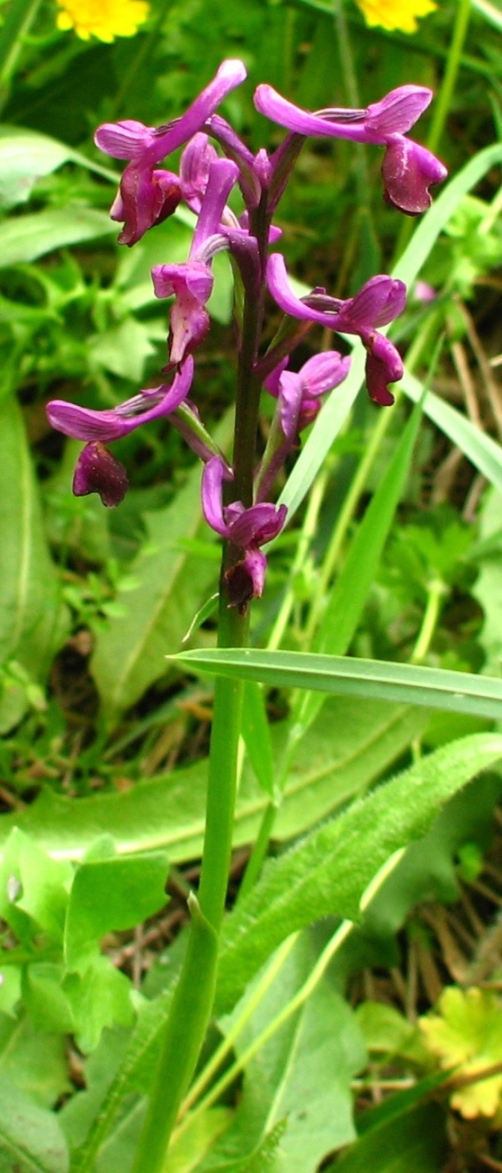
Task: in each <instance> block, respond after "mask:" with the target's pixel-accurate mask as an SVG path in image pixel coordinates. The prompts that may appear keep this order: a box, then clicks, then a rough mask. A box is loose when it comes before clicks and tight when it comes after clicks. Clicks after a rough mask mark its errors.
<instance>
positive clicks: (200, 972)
mask: <svg viewBox="0 0 502 1173" xmlns="http://www.w3.org/2000/svg"><path fill="white" fill-rule="evenodd" d="M252 228H253V231H254V233H255V234H256V236H257V237H258V241H259V248H260V255H261V257H262V268H263V271H264V264H265V257H266V250H267V241H268V219H267V215H266V209H265V205H263V206H262V207H260V208H258V209H257V210H256V212H255V213H254V217H253V225H252ZM260 288H261V294H259V295H257V294H256V290H253V291H246V295H245V301H244V314H243V340H242V347H241V351H240V354H239V366H238V376H237V401H236V417H235V433H234V456H233V465H234V480H233V481H232V483H231V490H232V493H233V498H234V500H240V501H243V502H244V504H245V505H250V504H251V502H252V499H253V471H254V462H255V445H256V431H257V425H258V407H259V398H260V390H261V381H260V380H259V379H257V378H256V375H255V371H254V367H255V363H256V358H257V354H258V346H259V341H260V335H261V327H262V318H263V297H264V288H265V283H264V281H262V282H261V283H260ZM240 556H241V551H240V550H238V549H236V548H235V547H233V546H232V545H230V544H229V543H225V547H224V550H223V559H222V573H221V580H220V612H219V629H218V646H219V647H234V648H238V647H244V646H245V645H246V643H247V638H248V627H249V614H248V612H247V611H246V613H245V614H241V612H240V611H239V610H238V609H237V608H235V607H232V608H229V606H228V594H227V584H226V577H225V576H226V572H227V571H228V569H229V568H230V567H231V566H232V565H233V564H235V562H237V561H238V560H239V559H240ZM243 688H244V685H243V682H242V681H238V680H226V679H223V678H220V679H219V680H218V681H217V682H216V686H215V696H214V713H213V725H212V730H211V747H210V755H209V776H208V787H207V802H206V828H205V834H204V848H203V854H202V869H201V879H200V885H199V892H198V898H196V897H192V898H191V899H190V900H189V907H190V913H191V918H192V920H191V926H190V934H189V939H188V946H187V951H186V955H185V959H184V962H183V968H182V971H181V976H180V980H179V983H178V986H177V989H176V992H175V994H174V998H173V1002H172V1005H171V1009H170V1012H169V1015H168V1018H167V1020H166V1024H165V1028H164V1034H163V1039H162V1042H161V1056H160V1061H159V1065H158V1068H157V1071H156V1073H155V1076H154V1081H153V1086H152V1090H151V1093H150V1098H149V1104H148V1109H147V1115H146V1119H145V1123H144V1125H143V1128H142V1131H141V1135H140V1138H139V1142H138V1148H137V1151H136V1158H135V1162H134V1165H133V1169H132V1173H146V1171H147V1170H148V1173H161V1171H162V1166H163V1164H164V1161H165V1157H166V1154H167V1150H168V1147H169V1142H170V1138H171V1133H172V1130H173V1127H174V1125H175V1123H176V1118H177V1116H178V1112H179V1108H180V1105H181V1102H182V1100H183V1097H184V1096H185V1094H186V1092H187V1089H188V1087H189V1084H190V1081H191V1079H192V1077H193V1074H194V1071H195V1068H196V1065H197V1060H198V1058H199V1055H200V1052H201V1048H202V1045H203V1042H204V1038H205V1035H206V1030H207V1027H208V1023H209V1019H210V1016H211V1010H212V1006H213V1000H214V990H215V984H216V970H217V962H218V943H219V934H220V928H221V922H222V920H223V914H224V911H225V898H226V893H227V885H228V872H229V864H230V854H231V850H232V832H233V825H234V811H235V796H236V790H237V778H238V755H239V736H240V726H241V709H242V696H243Z"/></svg>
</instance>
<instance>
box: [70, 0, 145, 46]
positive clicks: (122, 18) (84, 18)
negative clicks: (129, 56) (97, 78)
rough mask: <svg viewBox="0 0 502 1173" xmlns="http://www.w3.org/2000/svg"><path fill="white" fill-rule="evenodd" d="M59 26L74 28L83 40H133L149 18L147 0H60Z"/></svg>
mask: <svg viewBox="0 0 502 1173" xmlns="http://www.w3.org/2000/svg"><path fill="white" fill-rule="evenodd" d="M58 4H59V8H60V11H59V13H58V17H57V21H56V23H57V27H58V28H60V29H73V30H74V32H76V34H77V36H78V37H81V38H82V40H83V41H88V40H89V37H91V36H92V37H97V38H98V40H100V41H107V42H111V41H114V40H115V37H133V36H134V35H135V33H137V31H138V28H139V26H140V25H141V24H143V23H144V21H145V20H146V19H147V17H148V12H149V5H148V4H147V3H146V0H58Z"/></svg>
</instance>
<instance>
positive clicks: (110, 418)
mask: <svg viewBox="0 0 502 1173" xmlns="http://www.w3.org/2000/svg"><path fill="white" fill-rule="evenodd" d="M193 370H194V362H193V358H192V357H191V356H190V355H189V356H188V357H187V358H186V359H185V361H184V363H182V365H181V366H180V369H179V371H177V372H176V374H175V376H174V379H173V382H172V383H171V384H170V385H167V384H165V383H163V384H162V386H160V387H151V388H148V389H147V390H145V391H140V392H139V393H138V394H137V395H133V397H132V399H126V400H125V402H124V403H119V404H118V406H117V407H113V408H109V409H107V410H106V411H92V410H91V409H90V408H88V407H79V406H78V404H76V403H67V402H66V400H65V399H52V400H51V401H50V403H48V404H47V409H46V410H47V417H48V420H49V423H50V424H51V426H52V427H53V428H55V429H56V431H58V432H63V434H64V435H65V436H71V437H72V438H73V439H74V440H91V441H95V440H99V441H101V442H102V443H105V444H107V443H110V442H111V441H112V440H121V439H122V437H123V436H127V435H128V434H129V432H133V431H134V430H135V428H139V427H140V426H141V424H146V423H149V422H150V421H151V420H154V419H159V418H160V417H161V416H166V415H170V413H171V412H173V411H176V408H177V407H179V406H180V404H181V403H183V401H184V400H185V399H186V397H187V395H188V392H189V390H190V387H191V384H192V379H193Z"/></svg>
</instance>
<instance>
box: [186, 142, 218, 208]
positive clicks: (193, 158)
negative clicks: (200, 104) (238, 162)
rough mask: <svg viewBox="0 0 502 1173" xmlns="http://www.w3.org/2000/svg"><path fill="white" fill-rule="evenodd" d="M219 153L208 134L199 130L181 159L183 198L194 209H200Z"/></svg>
mask: <svg viewBox="0 0 502 1173" xmlns="http://www.w3.org/2000/svg"><path fill="white" fill-rule="evenodd" d="M217 158H218V155H217V153H216V150H215V148H214V147H213V146H212V144H211V143H210V142H209V139H208V136H207V134H202V133H201V132H199V133H198V134H196V135H194V137H193V138H192V139H190V142H189V143H187V145H186V147H185V150H184V151H183V154H182V156H181V160H180V180H181V188H182V192H183V199H184V200H185V202H186V203H187V204H188V206H189V207H191V208H192V210H193V211H195V212H197V213H198V212H199V211H200V203H201V200H202V196H203V195H204V192H205V190H206V187H207V181H208V179H209V168H210V166H211V164H212V163H214V162H215V161H216V159H217Z"/></svg>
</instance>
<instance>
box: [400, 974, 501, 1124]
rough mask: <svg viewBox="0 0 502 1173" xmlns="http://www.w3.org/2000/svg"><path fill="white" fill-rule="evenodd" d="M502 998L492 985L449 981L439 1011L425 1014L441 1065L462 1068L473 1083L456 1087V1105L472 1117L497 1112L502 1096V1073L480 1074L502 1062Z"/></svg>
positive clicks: (425, 1033)
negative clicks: (487, 987) (463, 985)
mask: <svg viewBox="0 0 502 1173" xmlns="http://www.w3.org/2000/svg"><path fill="white" fill-rule="evenodd" d="M500 1010H501V1006H500V999H499V998H497V996H496V995H495V994H493V993H491V992H490V991H489V990H480V989H478V988H476V987H474V988H472V989H470V990H460V989H457V988H456V987H455V986H447V987H446V989H445V990H443V993H442V995H441V997H440V999H439V1002H438V1004H437V1013H431V1014H427V1015H424V1017H423V1018H421V1019H420V1023H419V1025H420V1029H421V1032H422V1037H423V1039H424V1042H425V1044H426V1046H427V1047H428V1049H429V1051H431V1052H432V1054H433V1055H435V1056H437V1058H438V1059H439V1061H440V1063H441V1067H443V1068H446V1069H449V1068H452V1067H459V1068H460V1071H461V1074H462V1077H464V1076H469V1075H470V1076H472V1077H473V1082H472V1084H470V1085H468V1086H467V1087H462V1088H460V1089H459V1090H458V1091H456V1092H454V1094H453V1095H452V1097H451V1103H452V1107H453V1108H455V1109H456V1110H457V1112H460V1113H461V1115H462V1116H464V1117H465V1118H466V1119H467V1120H472V1119H474V1118H475V1117H476V1116H494V1115H495V1113H496V1112H497V1110H498V1108H499V1105H500V1101H501V1096H502V1075H493V1076H491V1078H490V1079H479V1078H478V1079H475V1078H474V1077H475V1076H476V1075H478V1074H479V1072H481V1071H483V1070H486V1068H490V1067H493V1066H495V1065H497V1064H500V1063H501V1062H502V1015H501V1013H500Z"/></svg>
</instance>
